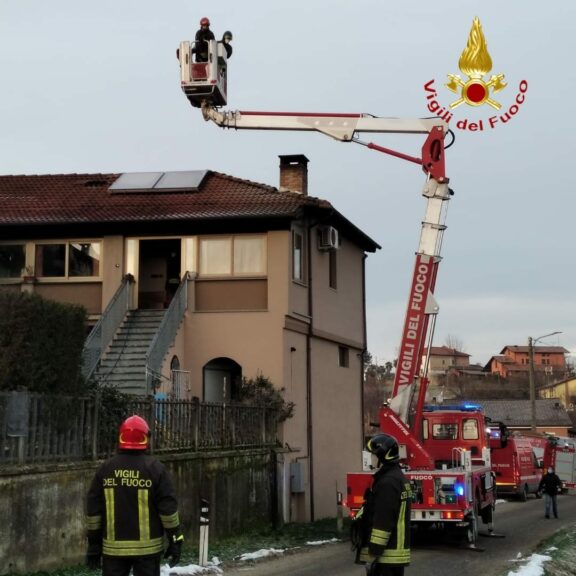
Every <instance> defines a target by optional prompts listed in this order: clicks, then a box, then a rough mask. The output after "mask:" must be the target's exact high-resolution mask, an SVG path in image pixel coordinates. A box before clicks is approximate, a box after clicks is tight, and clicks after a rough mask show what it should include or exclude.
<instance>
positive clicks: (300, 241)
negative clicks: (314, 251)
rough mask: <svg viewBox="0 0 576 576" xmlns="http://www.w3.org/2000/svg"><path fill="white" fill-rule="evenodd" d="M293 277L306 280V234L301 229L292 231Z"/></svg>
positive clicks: (299, 280) (297, 279) (300, 280)
mask: <svg viewBox="0 0 576 576" xmlns="http://www.w3.org/2000/svg"><path fill="white" fill-rule="evenodd" d="M292 278H293V279H294V280H296V281H297V282H304V278H305V276H304V234H303V233H302V232H301V231H300V230H293V231H292Z"/></svg>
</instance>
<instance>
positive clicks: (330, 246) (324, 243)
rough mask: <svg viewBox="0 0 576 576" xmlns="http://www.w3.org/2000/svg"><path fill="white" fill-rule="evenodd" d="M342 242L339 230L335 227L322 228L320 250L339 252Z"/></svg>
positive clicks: (320, 231) (319, 240)
mask: <svg viewBox="0 0 576 576" xmlns="http://www.w3.org/2000/svg"><path fill="white" fill-rule="evenodd" d="M339 245H340V241H339V238H338V230H336V228H334V226H322V227H321V228H320V229H319V235H318V249H319V250H324V251H330V250H338V248H339Z"/></svg>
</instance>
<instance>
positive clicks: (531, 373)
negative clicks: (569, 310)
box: [528, 331, 562, 432]
mask: <svg viewBox="0 0 576 576" xmlns="http://www.w3.org/2000/svg"><path fill="white" fill-rule="evenodd" d="M555 334H562V332H558V331H557V332H551V333H550V334H544V336H539V337H538V338H532V336H528V364H529V366H528V381H529V383H530V422H531V429H532V432H536V382H535V377H534V345H535V344H536V343H537V342H539V341H540V340H542V339H543V338H548V336H554V335H555Z"/></svg>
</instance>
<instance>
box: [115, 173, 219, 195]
mask: <svg viewBox="0 0 576 576" xmlns="http://www.w3.org/2000/svg"><path fill="white" fill-rule="evenodd" d="M207 173H208V171H207V170H188V171H180V172H125V173H124V174H122V175H121V176H120V177H119V178H118V179H117V180H116V181H115V182H114V183H113V184H112V186H110V191H111V192H112V193H122V192H147V193H151V192H160V193H161V192H169V191H173V190H198V188H199V187H200V185H201V184H202V181H203V180H204V177H205V176H206V174H207Z"/></svg>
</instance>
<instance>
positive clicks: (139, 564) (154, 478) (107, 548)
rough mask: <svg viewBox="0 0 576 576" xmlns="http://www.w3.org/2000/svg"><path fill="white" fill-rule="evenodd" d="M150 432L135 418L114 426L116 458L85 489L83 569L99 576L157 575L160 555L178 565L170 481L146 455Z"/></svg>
mask: <svg viewBox="0 0 576 576" xmlns="http://www.w3.org/2000/svg"><path fill="white" fill-rule="evenodd" d="M149 444H150V429H149V427H148V424H147V422H146V420H144V419H143V418H141V417H140V416H130V417H129V418H127V419H126V420H125V421H124V422H123V423H122V425H121V426H120V434H119V440H118V454H116V455H115V456H113V457H112V458H110V459H109V460H107V461H106V462H104V463H103V464H102V465H101V466H100V468H98V470H97V471H96V474H95V475H94V478H93V480H92V483H91V485H90V489H89V490H88V495H87V502H86V512H87V528H88V534H87V535H88V550H87V554H86V564H87V565H88V566H89V567H91V568H99V567H100V564H102V575H103V576H128V574H129V573H130V570H131V569H132V571H133V576H160V563H161V557H162V552H163V551H164V534H166V535H167V537H168V548H167V550H166V553H165V554H164V557H165V558H168V559H169V564H170V566H174V565H176V564H177V563H178V562H179V561H180V555H181V548H182V543H183V541H184V536H183V535H182V530H181V527H180V519H179V516H178V503H177V500H176V494H175V491H174V487H173V485H172V481H171V479H170V476H169V475H168V472H167V470H166V468H165V467H164V465H163V464H162V463H161V462H160V461H159V460H157V459H156V458H154V457H152V456H150V455H149V454H147V453H146V451H147V449H148V447H149Z"/></svg>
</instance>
